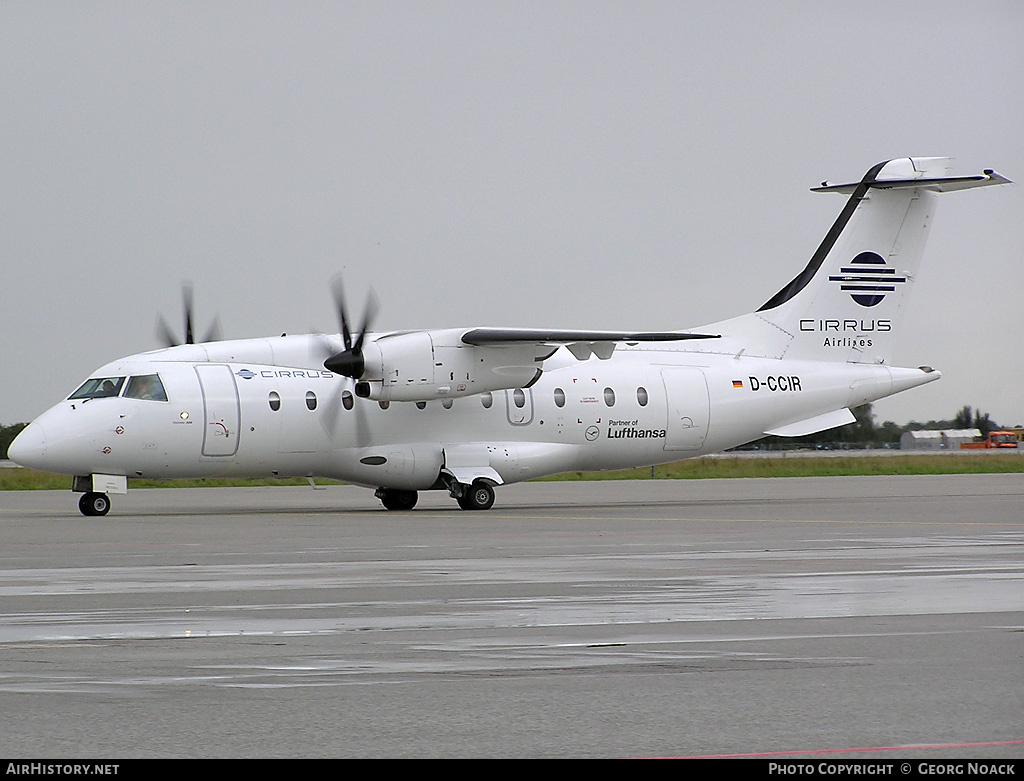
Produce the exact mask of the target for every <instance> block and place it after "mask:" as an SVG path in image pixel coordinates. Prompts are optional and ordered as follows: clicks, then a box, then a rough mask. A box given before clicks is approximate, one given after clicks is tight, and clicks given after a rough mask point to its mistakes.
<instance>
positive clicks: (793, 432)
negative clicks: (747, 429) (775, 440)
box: [764, 407, 857, 437]
mask: <svg viewBox="0 0 1024 781" xmlns="http://www.w3.org/2000/svg"><path fill="white" fill-rule="evenodd" d="M856 422H857V419H856V418H855V417H854V416H853V413H852V412H850V410H848V409H846V408H845V407H844V408H843V409H837V410H836V411H835V412H826V413H825V414H824V415H815V416H814V417H813V418H807V419H806V420H800V421H797V422H796V423H789V424H787V425H785V426H779V427H778V428H773V429H771V430H770V431H766V432H764V433H765V434H771V435H774V436H776V437H804V436H807V435H808V434H815V433H817V432H819V431H825V430H826V429H830V428H836V427H837V426H845V425H847V424H848V423H856Z"/></svg>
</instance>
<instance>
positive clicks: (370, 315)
mask: <svg viewBox="0 0 1024 781" xmlns="http://www.w3.org/2000/svg"><path fill="white" fill-rule="evenodd" d="M379 311H380V302H379V301H378V300H377V296H376V294H375V293H374V292H373V290H371V291H370V293H369V295H367V297H366V314H365V316H364V317H363V326H362V328H360V329H359V336H358V337H357V338H356V343H355V345H354V346H353V349H354V350H356V351H357V352H359V353H360V354H361V353H362V349H363V340H364V339H365V338H366V334H367V333H368V332H369V331H370V328H371V327H372V325H373V321H374V319H375V318H376V317H377V312H379Z"/></svg>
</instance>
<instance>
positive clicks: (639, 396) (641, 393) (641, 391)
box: [636, 385, 650, 407]
mask: <svg viewBox="0 0 1024 781" xmlns="http://www.w3.org/2000/svg"><path fill="white" fill-rule="evenodd" d="M636 400H637V402H638V403H639V404H640V406H641V407H646V406H647V402H648V401H650V398H649V397H648V396H647V388H645V387H643V386H642V385H641V386H640V387H639V388H637V389H636Z"/></svg>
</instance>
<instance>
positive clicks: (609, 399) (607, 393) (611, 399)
mask: <svg viewBox="0 0 1024 781" xmlns="http://www.w3.org/2000/svg"><path fill="white" fill-rule="evenodd" d="M604 403H605V404H607V405H608V406H609V407H614V406H615V391H613V390H612V389H611V388H605V389H604Z"/></svg>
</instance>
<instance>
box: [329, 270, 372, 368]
mask: <svg viewBox="0 0 1024 781" xmlns="http://www.w3.org/2000/svg"><path fill="white" fill-rule="evenodd" d="M331 289H332V290H333V291H334V305H335V307H336V308H337V310H338V320H339V322H340V323H341V339H342V342H343V343H344V345H345V349H344V350H342V351H341V352H339V353H335V354H334V355H332V356H331V357H330V358H328V359H327V360H326V361H324V368H325V369H327V370H328V371H332V372H334V373H335V374H340V375H342V376H344V377H351V378H352V379H354V380H358V379H359V378H360V377H362V376H363V371H364V370H365V369H366V363H365V361H364V360H363V341H364V340H365V339H366V334H367V332H368V331H369V330H370V325H371V324H372V322H373V319H374V317H376V316H377V310H378V309H379V308H380V307H379V304H378V303H377V297H376V296H375V295H374V294H373V291H372V290H371V291H370V294H369V295H368V296H367V299H366V312H365V314H364V315H363V324H362V327H360V329H359V335H358V336H357V337H356V340H355V342H353V341H352V330H351V329H350V328H349V323H348V314H347V312H346V309H345V295H344V290H343V288H342V284H341V277H340V276H338V277H335V278H334V282H333V283H332V284H331Z"/></svg>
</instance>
